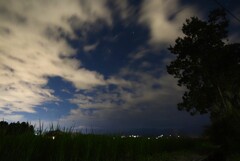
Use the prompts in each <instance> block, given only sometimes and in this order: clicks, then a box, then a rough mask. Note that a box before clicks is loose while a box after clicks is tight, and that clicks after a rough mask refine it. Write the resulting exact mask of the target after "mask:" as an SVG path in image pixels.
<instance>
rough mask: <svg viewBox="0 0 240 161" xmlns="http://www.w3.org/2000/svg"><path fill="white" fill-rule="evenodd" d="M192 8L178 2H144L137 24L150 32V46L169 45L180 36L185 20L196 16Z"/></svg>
mask: <svg viewBox="0 0 240 161" xmlns="http://www.w3.org/2000/svg"><path fill="white" fill-rule="evenodd" d="M196 15H198V14H197V10H196V8H194V7H193V6H182V5H181V4H180V1H179V0H174V1H166V0H144V1H143V3H142V5H141V10H140V18H139V22H140V23H141V24H143V25H146V26H147V27H148V28H149V30H150V40H149V43H150V44H153V45H154V44H155V45H159V44H169V43H172V42H174V40H175V39H176V38H177V37H178V36H180V35H181V26H182V24H183V23H184V22H185V19H186V18H189V17H191V16H196Z"/></svg>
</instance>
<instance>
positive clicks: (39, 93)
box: [0, 0, 112, 113]
mask: <svg viewBox="0 0 240 161" xmlns="http://www.w3.org/2000/svg"><path fill="white" fill-rule="evenodd" d="M0 6H1V14H0V21H1V23H0V42H1V43H0V76H1V79H0V94H1V97H0V111H2V112H3V113H12V112H35V108H34V107H36V106H38V105H41V104H43V103H45V102H47V101H57V100H58V98H56V97H55V96H54V91H53V90H52V89H49V88H47V87H46V85H47V83H48V78H49V77H56V76H58V77H61V78H62V79H64V80H66V81H68V82H70V83H72V84H73V85H74V86H75V87H76V88H77V89H88V88H92V87H94V86H96V85H103V84H105V83H106V82H105V80H104V79H103V76H102V75H101V74H99V73H97V72H94V71H89V70H87V69H84V68H83V67H82V66H81V62H79V61H78V60H76V59H74V58H73V57H74V55H75V53H76V52H75V50H74V49H73V48H72V47H71V46H70V45H69V44H68V42H67V41H66V39H65V38H66V37H68V38H77V36H76V35H75V29H81V28H83V27H84V28H86V27H87V25H88V24H89V25H91V24H94V23H95V22H97V21H99V20H101V22H104V23H106V24H108V25H111V21H112V20H111V16H110V15H111V14H110V11H109V10H108V8H107V7H106V6H107V5H106V0H80V1H79V0H71V1H66V0H50V1H47V0H46V1H45V0H43V1H38V0H33V1H24V0H18V1H14V0H9V1H8V2H5V1H0Z"/></svg>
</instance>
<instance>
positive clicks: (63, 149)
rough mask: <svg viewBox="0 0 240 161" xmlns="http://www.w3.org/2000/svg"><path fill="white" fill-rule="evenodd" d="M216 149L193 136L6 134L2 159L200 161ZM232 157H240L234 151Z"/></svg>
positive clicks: (0, 145)
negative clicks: (136, 136)
mask: <svg viewBox="0 0 240 161" xmlns="http://www.w3.org/2000/svg"><path fill="white" fill-rule="evenodd" d="M215 149H216V147H215V146H213V145H211V144H210V143H209V142H208V141H207V140H204V139H190V138H177V137H171V138H159V139H156V138H153V137H152V138H145V137H139V138H128V137H126V138H121V137H120V136H105V135H82V134H71V133H66V134H61V135H57V136H54V137H53V136H52V135H47V136H46V135H45V136H43V135H42V136H35V135H27V134H24V135H17V136H16V135H2V136H0V161H198V160H203V159H204V158H206V156H208V155H209V154H211V153H212V152H213V151H214V150H215ZM228 160H229V161H239V160H240V155H237V154H236V155H232V156H231V157H229V158H228Z"/></svg>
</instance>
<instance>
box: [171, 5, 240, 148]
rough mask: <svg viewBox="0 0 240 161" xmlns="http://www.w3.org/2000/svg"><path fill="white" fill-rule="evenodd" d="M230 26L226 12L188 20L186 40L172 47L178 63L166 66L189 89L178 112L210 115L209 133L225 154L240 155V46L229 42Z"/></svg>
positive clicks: (219, 11)
mask: <svg viewBox="0 0 240 161" xmlns="http://www.w3.org/2000/svg"><path fill="white" fill-rule="evenodd" d="M228 25H229V20H228V19H227V16H226V12H225V10H224V9H215V10H213V11H211V12H210V13H209V16H208V20H206V21H204V20H200V19H199V18H198V17H191V18H190V19H187V20H186V22H185V23H184V24H183V27H182V32H183V34H184V36H183V37H179V38H177V39H176V41H175V45H174V46H170V47H169V50H170V52H171V53H172V54H174V55H175V57H176V59H175V60H173V61H172V62H171V63H170V65H168V66H167V71H168V73H169V74H171V75H173V76H174V77H175V78H177V79H178V85H179V86H184V87H186V91H185V93H184V95H183V97H182V99H183V101H182V102H181V103H179V104H178V108H179V110H186V111H188V112H190V113H191V114H192V115H194V114H197V113H200V114H204V113H209V114H210V119H211V126H210V128H209V129H208V130H207V132H208V134H209V135H210V137H211V139H212V140H213V141H214V142H215V143H217V144H218V145H221V147H222V148H223V149H222V152H227V151H233V150H235V151H237V150H239V149H238V146H239V144H240V137H239V136H240V92H239V91H240V44H239V43H230V42H229V41H228V31H227V27H228Z"/></svg>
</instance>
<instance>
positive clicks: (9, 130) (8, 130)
mask: <svg viewBox="0 0 240 161" xmlns="http://www.w3.org/2000/svg"><path fill="white" fill-rule="evenodd" d="M0 134H1V135H21V134H32V135H33V134H34V127H33V126H32V125H30V124H29V123H26V122H22V123H20V122H17V123H14V122H13V123H10V124H8V122H6V121H0Z"/></svg>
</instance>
